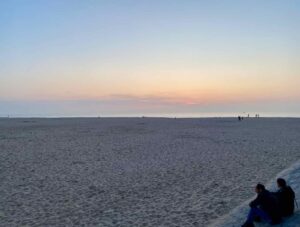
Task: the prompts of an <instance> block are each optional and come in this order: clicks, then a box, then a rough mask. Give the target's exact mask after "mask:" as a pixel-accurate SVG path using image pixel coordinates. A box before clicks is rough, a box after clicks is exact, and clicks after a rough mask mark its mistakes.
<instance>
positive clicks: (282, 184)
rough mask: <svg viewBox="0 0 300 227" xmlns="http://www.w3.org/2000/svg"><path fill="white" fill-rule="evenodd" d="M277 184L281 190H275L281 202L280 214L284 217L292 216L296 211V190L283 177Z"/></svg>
mask: <svg viewBox="0 0 300 227" xmlns="http://www.w3.org/2000/svg"><path fill="white" fill-rule="evenodd" d="M277 186H278V188H279V190H278V191H277V192H275V195H276V197H277V199H278V202H279V209H280V214H281V215H282V216H283V217H288V216H291V215H292V214H293V213H294V209H295V207H294V201H295V192H294V191H293V189H292V188H291V187H290V186H288V185H287V184H286V181H285V180H284V179H282V178H278V179H277Z"/></svg>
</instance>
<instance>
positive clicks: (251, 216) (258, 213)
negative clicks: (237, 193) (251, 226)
mask: <svg viewBox="0 0 300 227" xmlns="http://www.w3.org/2000/svg"><path fill="white" fill-rule="evenodd" d="M256 218H260V220H265V221H266V222H268V223H270V224H271V223H272V219H271V217H270V216H269V215H268V214H267V213H266V212H264V211H263V210H262V209H259V208H257V207H252V208H251V209H250V211H249V213H248V217H247V221H246V223H253V222H254V221H255V219H256Z"/></svg>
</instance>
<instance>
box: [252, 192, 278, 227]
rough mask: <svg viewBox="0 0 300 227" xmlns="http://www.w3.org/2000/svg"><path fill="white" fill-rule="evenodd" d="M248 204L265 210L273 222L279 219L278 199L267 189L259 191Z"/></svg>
mask: <svg viewBox="0 0 300 227" xmlns="http://www.w3.org/2000/svg"><path fill="white" fill-rule="evenodd" d="M249 205H250V207H258V208H260V209H262V210H263V211H265V212H266V213H267V214H268V215H269V216H270V218H271V219H272V221H274V222H276V221H278V220H280V211H279V206H278V205H279V204H278V201H277V199H276V197H275V196H274V194H272V193H271V192H269V191H268V190H264V191H262V192H261V193H259V194H258V195H257V197H256V199H255V200H253V201H252V202H251V203H250V204H249Z"/></svg>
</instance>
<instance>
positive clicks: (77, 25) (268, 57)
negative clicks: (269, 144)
mask: <svg viewBox="0 0 300 227" xmlns="http://www.w3.org/2000/svg"><path fill="white" fill-rule="evenodd" d="M299 23H300V1H296V0H294V1H292V0H287V1H282V0H281V1H279V0H266V1H261V0H257V1H244V0H240V1H227V0H224V1H216V0H212V1H201V0H195V1H193V0H180V1H179V0H151V1H146V0H119V1H117V0H116V1H114V0H106V1H101V0H98V1H97V0H93V1H92V0H86V1H84V0H81V1H76V0H69V1H64V0H61V1H59V0H53V1H52V0H51V1H46V0H45V1H38V0H25V1H23V0H19V1H15V0H3V1H0V117H1V116H7V115H11V116H99V115H101V116H140V115H149V116H229V115H237V114H242V113H251V114H254V113H257V112H258V113H261V114H263V115H265V116H300V90H299V88H300V29H299Z"/></svg>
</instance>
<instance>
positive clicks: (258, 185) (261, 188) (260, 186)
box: [256, 184, 266, 191]
mask: <svg viewBox="0 0 300 227" xmlns="http://www.w3.org/2000/svg"><path fill="white" fill-rule="evenodd" d="M256 189H259V190H263V191H264V190H266V188H265V186H264V185H263V184H257V185H256Z"/></svg>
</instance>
